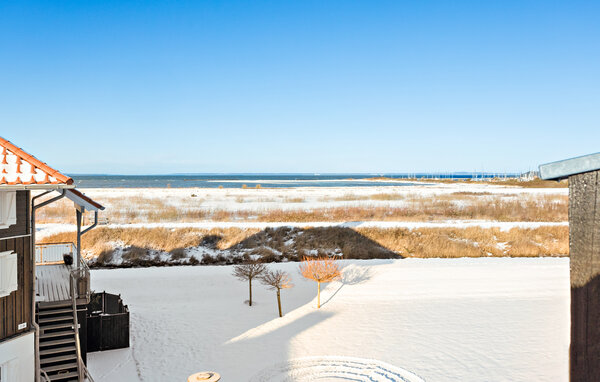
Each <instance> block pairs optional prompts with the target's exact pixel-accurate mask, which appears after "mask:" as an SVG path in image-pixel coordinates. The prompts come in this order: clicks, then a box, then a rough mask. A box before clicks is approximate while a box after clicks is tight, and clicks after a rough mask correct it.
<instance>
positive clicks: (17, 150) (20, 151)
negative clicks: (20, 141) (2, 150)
mask: <svg viewBox="0 0 600 382" xmlns="http://www.w3.org/2000/svg"><path fill="white" fill-rule="evenodd" d="M0 145H2V146H4V147H6V148H7V149H8V150H10V151H11V152H12V153H13V154H15V155H17V156H19V157H20V158H21V159H24V160H25V161H27V162H29V163H31V164H32V165H34V166H35V167H38V168H39V169H41V170H42V171H44V172H46V173H47V174H48V175H50V176H51V177H53V178H55V179H56V180H58V181H61V182H63V183H65V184H68V185H70V184H73V179H72V178H70V177H68V176H66V175H63V174H61V173H60V172H59V171H58V170H55V169H53V168H52V167H50V166H48V165H47V164H46V163H44V162H42V161H41V160H39V159H37V158H36V157H34V156H33V155H31V154H29V153H27V152H26V151H25V150H23V149H21V148H20V147H17V146H15V145H14V144H12V143H11V142H10V141H8V140H6V139H4V138H2V137H0Z"/></svg>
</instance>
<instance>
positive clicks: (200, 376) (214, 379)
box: [188, 371, 221, 382]
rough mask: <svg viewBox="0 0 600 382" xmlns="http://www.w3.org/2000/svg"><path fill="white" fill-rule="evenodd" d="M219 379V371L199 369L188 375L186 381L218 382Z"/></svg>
mask: <svg viewBox="0 0 600 382" xmlns="http://www.w3.org/2000/svg"><path fill="white" fill-rule="evenodd" d="M220 380H221V376H220V375H219V373H215V372H212V371H201V372H200V373H196V374H192V375H190V376H189V377H188V382H218V381H220Z"/></svg>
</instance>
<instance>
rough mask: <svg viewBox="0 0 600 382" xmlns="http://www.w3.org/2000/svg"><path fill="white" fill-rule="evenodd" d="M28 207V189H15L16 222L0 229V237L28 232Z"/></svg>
mask: <svg viewBox="0 0 600 382" xmlns="http://www.w3.org/2000/svg"><path fill="white" fill-rule="evenodd" d="M29 209H30V207H29V191H17V224H13V225H11V226H10V227H8V228H5V229H0V239H2V238H3V237H11V236H19V235H26V234H28V233H29V225H30V224H31V219H30V217H29V215H30V213H29Z"/></svg>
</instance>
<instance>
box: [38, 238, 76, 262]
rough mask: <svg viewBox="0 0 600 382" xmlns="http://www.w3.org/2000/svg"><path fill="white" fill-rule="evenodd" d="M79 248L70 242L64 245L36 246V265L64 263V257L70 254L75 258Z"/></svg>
mask: <svg viewBox="0 0 600 382" xmlns="http://www.w3.org/2000/svg"><path fill="white" fill-rule="evenodd" d="M76 253H77V247H75V244H73V243H70V242H64V243H40V244H36V245H35V263H36V264H40V265H41V264H58V263H62V262H63V256H64V255H66V254H70V255H71V256H73V257H74V256H75V254H76Z"/></svg>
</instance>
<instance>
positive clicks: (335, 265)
mask: <svg viewBox="0 0 600 382" xmlns="http://www.w3.org/2000/svg"><path fill="white" fill-rule="evenodd" d="M300 273H301V274H302V276H304V277H305V278H307V279H310V280H313V281H316V282H317V307H318V308H320V307H321V283H328V282H331V281H333V280H335V279H337V278H339V277H340V276H341V274H342V272H341V270H340V264H339V262H338V261H337V260H335V259H334V258H331V257H317V258H315V257H304V258H303V259H302V262H301V263H300Z"/></svg>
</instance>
